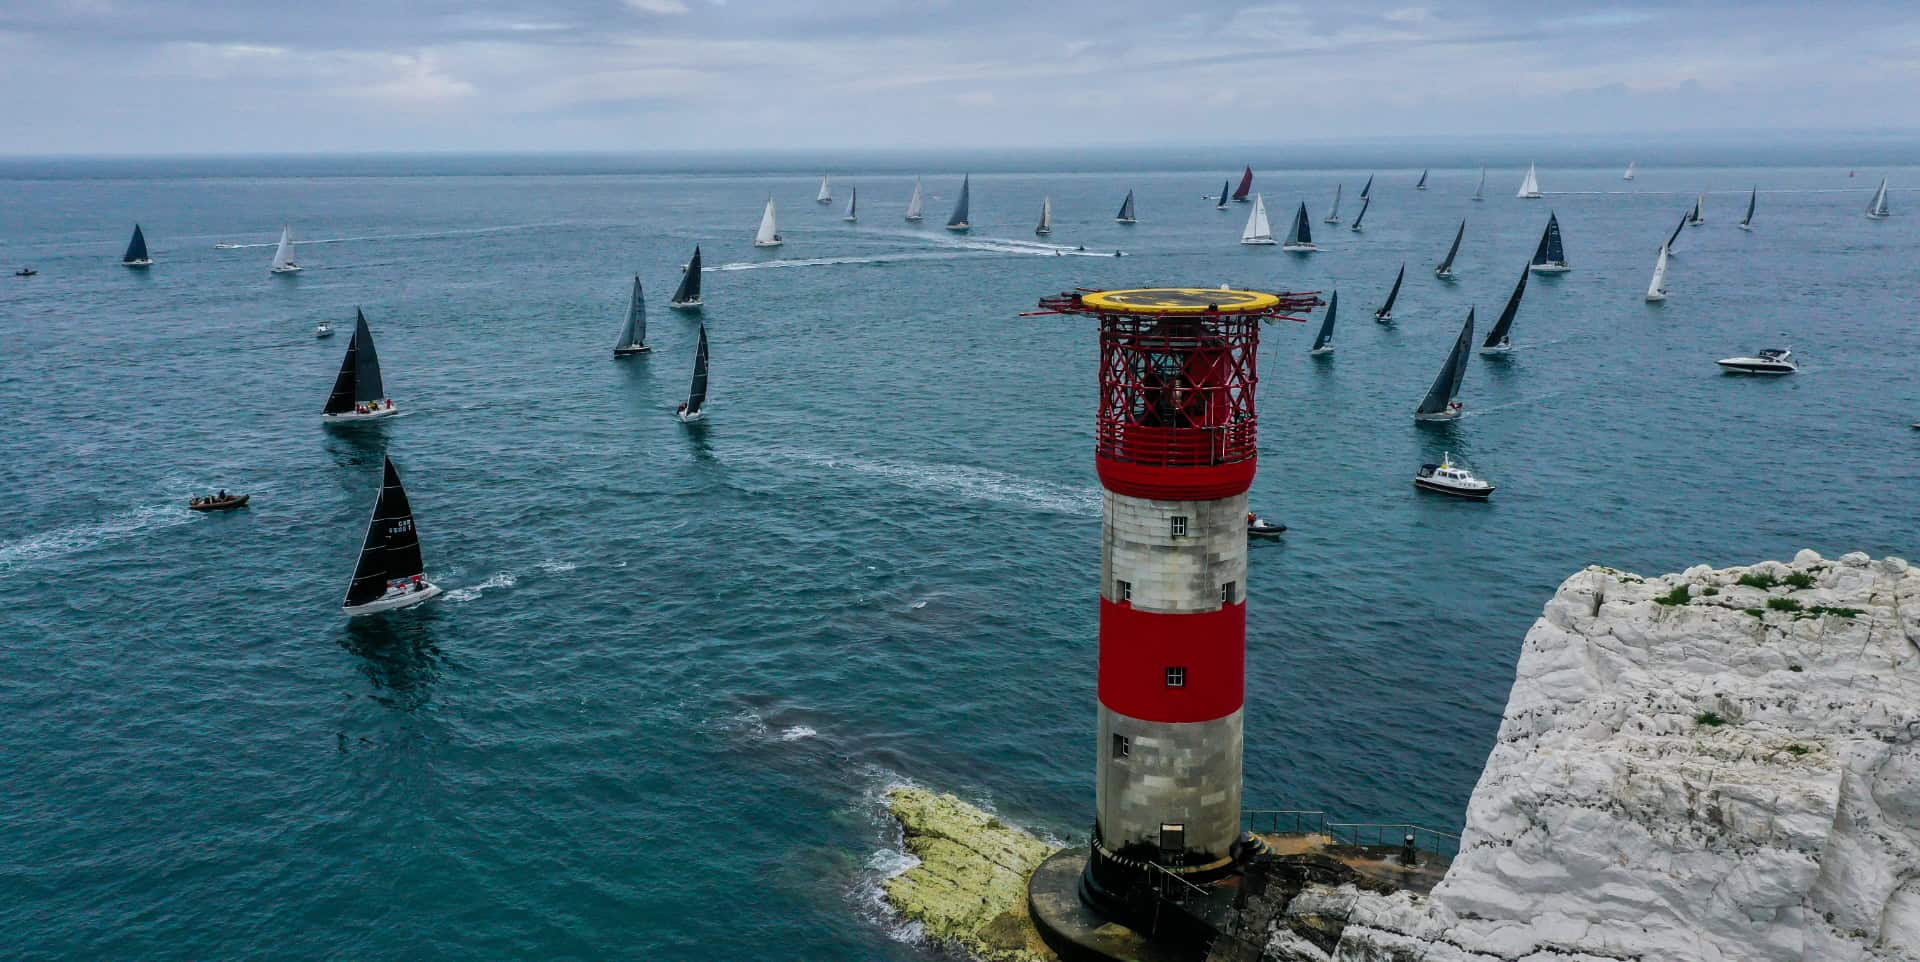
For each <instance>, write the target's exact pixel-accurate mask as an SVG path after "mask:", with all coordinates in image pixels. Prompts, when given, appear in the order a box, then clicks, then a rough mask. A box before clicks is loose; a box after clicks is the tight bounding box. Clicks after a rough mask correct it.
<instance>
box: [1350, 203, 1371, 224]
mask: <svg viewBox="0 0 1920 962" xmlns="http://www.w3.org/2000/svg"><path fill="white" fill-rule="evenodd" d="M1372 205H1373V198H1371V197H1362V198H1360V214H1359V216H1356V217H1355V218H1354V219H1353V229H1354V230H1359V229H1360V222H1361V221H1363V220H1366V219H1367V208H1368V207H1370V206H1372Z"/></svg>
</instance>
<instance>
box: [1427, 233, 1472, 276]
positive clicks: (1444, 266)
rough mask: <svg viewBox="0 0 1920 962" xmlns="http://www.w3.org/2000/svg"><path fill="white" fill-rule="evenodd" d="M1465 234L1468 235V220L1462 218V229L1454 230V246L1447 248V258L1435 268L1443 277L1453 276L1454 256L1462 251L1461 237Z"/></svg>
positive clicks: (1435, 271)
mask: <svg viewBox="0 0 1920 962" xmlns="http://www.w3.org/2000/svg"><path fill="white" fill-rule="evenodd" d="M1465 236H1467V222H1466V221H1465V220H1462V221H1461V222H1460V229H1459V230H1457V231H1454V232H1453V246H1452V247H1449V248H1447V259H1446V260H1443V261H1441V262H1440V266H1439V267H1436V268H1434V269H1433V272H1434V273H1435V274H1438V275H1440V276H1441V277H1452V276H1453V258H1454V256H1455V255H1457V254H1459V253H1460V238H1462V237H1465Z"/></svg>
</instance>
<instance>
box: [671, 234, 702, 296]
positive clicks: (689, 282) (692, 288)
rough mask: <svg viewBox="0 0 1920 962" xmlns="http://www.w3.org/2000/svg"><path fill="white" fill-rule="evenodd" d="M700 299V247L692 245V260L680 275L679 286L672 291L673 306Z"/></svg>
mask: <svg viewBox="0 0 1920 962" xmlns="http://www.w3.org/2000/svg"><path fill="white" fill-rule="evenodd" d="M699 299H700V246H699V245H698V244H696V245H694V248H693V259H692V260H690V261H688V262H687V269H686V270H684V271H682V272H681V273H680V286H679V287H676V288H674V289H673V300H672V302H671V303H674V304H691V303H693V302H694V301H697V300H699Z"/></svg>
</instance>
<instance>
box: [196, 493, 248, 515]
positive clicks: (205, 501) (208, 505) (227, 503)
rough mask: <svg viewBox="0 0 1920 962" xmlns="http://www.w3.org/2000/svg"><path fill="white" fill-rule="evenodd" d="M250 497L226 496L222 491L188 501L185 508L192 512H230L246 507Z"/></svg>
mask: <svg viewBox="0 0 1920 962" xmlns="http://www.w3.org/2000/svg"><path fill="white" fill-rule="evenodd" d="M252 497H253V495H250V494H228V493H227V492H225V491H222V492H220V493H218V494H209V495H207V496H206V497H204V498H193V499H190V500H189V501H187V507H188V509H190V510H193V511H232V510H233V509H235V508H244V507H246V506H247V501H248V499H250V498H252Z"/></svg>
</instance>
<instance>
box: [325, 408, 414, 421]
mask: <svg viewBox="0 0 1920 962" xmlns="http://www.w3.org/2000/svg"><path fill="white" fill-rule="evenodd" d="M399 413H400V409H399V408H397V407H392V408H379V409H377V410H373V411H367V412H364V413H363V412H359V411H342V412H340V413H339V414H322V415H320V419H321V420H322V421H325V422H326V423H328V424H349V423H353V422H358V421H378V420H380V419H381V418H390V417H393V416H394V415H396V414H399Z"/></svg>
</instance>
